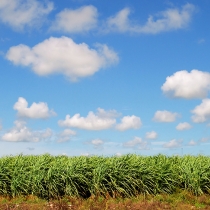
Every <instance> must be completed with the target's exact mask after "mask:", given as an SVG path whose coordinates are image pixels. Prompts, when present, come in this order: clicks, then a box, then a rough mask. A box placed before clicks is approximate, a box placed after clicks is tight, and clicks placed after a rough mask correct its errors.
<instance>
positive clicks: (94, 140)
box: [91, 139, 104, 146]
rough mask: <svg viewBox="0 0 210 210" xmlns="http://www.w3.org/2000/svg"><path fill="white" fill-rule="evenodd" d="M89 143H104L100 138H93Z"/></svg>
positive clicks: (97, 144) (98, 144)
mask: <svg viewBox="0 0 210 210" xmlns="http://www.w3.org/2000/svg"><path fill="white" fill-rule="evenodd" d="M91 144H93V145H94V146H101V145H102V144H104V142H103V140H101V139H93V140H91Z"/></svg>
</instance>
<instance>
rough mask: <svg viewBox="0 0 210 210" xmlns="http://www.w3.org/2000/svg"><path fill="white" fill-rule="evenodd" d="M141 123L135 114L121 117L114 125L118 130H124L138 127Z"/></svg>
mask: <svg viewBox="0 0 210 210" xmlns="http://www.w3.org/2000/svg"><path fill="white" fill-rule="evenodd" d="M141 125H142V122H141V119H140V118H139V117H137V116H135V115H132V116H125V117H123V118H122V119H121V123H120V124H117V125H116V129H117V130H119V131H125V130H128V129H139V128H140V127H141Z"/></svg>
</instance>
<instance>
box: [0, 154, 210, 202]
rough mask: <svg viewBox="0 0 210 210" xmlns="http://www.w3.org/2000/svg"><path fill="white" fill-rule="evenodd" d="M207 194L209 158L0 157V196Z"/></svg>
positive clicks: (208, 186)
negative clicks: (183, 192) (184, 192)
mask: <svg viewBox="0 0 210 210" xmlns="http://www.w3.org/2000/svg"><path fill="white" fill-rule="evenodd" d="M183 190H185V191H187V192H189V193H192V194H194V195H202V194H209V193H210V157H207V156H184V157H179V156H172V157H167V156H164V155H157V156H149V157H144V156H137V155H125V156H121V157H99V156H92V157H83V156H80V157H67V156H50V155H48V154H46V155H40V156H23V155H19V156H6V157H2V158H0V195H1V196H7V197H10V198H14V197H17V196H27V195H33V196H37V197H39V198H42V199H47V200H50V199H60V198H62V197H64V196H70V197H78V198H89V197H91V196H102V197H106V196H110V197H113V198H116V197H121V198H129V197H133V196H138V195H140V194H141V195H156V194H163V193H164V194H165V193H166V194H172V193H176V192H180V191H183Z"/></svg>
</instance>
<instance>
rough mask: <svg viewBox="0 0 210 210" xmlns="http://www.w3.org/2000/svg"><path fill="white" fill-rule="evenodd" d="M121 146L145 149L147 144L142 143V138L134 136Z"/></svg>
mask: <svg viewBox="0 0 210 210" xmlns="http://www.w3.org/2000/svg"><path fill="white" fill-rule="evenodd" d="M123 146H124V147H132V148H137V149H147V142H146V141H143V140H142V138H140V137H137V136H135V137H134V139H133V140H130V141H127V142H125V143H124V144H123Z"/></svg>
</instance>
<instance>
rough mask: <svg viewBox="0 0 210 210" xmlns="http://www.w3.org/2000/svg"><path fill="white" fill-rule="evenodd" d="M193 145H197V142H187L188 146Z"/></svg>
mask: <svg viewBox="0 0 210 210" xmlns="http://www.w3.org/2000/svg"><path fill="white" fill-rule="evenodd" d="M195 145H197V142H196V141H194V140H191V141H189V142H188V146H195Z"/></svg>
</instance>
